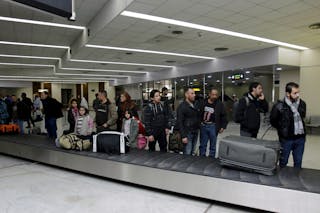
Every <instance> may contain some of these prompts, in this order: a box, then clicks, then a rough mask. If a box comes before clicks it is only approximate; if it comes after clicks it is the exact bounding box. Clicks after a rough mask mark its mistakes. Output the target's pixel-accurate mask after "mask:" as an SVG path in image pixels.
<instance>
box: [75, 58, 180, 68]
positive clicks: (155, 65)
mask: <svg viewBox="0 0 320 213" xmlns="http://www.w3.org/2000/svg"><path fill="white" fill-rule="evenodd" d="M69 61H71V62H83V63H97V64H98V63H100V64H101V63H104V64H119V65H130V66H145V67H163V68H172V67H174V66H167V65H159V64H139V63H127V62H116V61H93V60H80V59H70V60H69Z"/></svg>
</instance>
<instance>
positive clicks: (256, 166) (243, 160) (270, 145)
mask: <svg viewBox="0 0 320 213" xmlns="http://www.w3.org/2000/svg"><path fill="white" fill-rule="evenodd" d="M279 156H280V142H279V141H269V140H263V139H256V138H250V137H242V136H233V135H231V136H227V137H225V138H223V139H221V141H220V144H219V161H220V164H221V165H222V166H228V167H232V168H237V169H242V170H246V171H250V172H256V173H260V174H264V175H273V174H275V172H276V169H277V163H278V160H279Z"/></svg>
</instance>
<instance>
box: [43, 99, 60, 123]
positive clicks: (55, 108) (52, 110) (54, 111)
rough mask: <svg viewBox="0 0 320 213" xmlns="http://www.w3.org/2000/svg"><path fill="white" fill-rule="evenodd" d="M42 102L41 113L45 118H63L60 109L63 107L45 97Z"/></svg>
mask: <svg viewBox="0 0 320 213" xmlns="http://www.w3.org/2000/svg"><path fill="white" fill-rule="evenodd" d="M41 101H42V105H43V113H44V115H45V118H46V119H48V118H61V117H63V114H62V107H63V105H62V104H61V103H60V102H59V101H57V100H56V99H54V98H51V97H47V98H46V99H44V100H41Z"/></svg>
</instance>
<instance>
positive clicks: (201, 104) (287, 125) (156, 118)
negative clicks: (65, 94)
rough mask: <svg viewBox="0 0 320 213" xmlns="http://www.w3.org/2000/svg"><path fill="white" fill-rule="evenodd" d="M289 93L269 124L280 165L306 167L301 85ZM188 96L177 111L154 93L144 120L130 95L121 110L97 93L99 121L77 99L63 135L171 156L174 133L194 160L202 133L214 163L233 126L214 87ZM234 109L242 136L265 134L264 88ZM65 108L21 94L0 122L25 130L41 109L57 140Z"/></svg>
mask: <svg viewBox="0 0 320 213" xmlns="http://www.w3.org/2000/svg"><path fill="white" fill-rule="evenodd" d="M285 92H286V96H285V97H284V99H282V100H279V101H278V102H277V103H276V104H275V105H274V106H273V108H272V110H271V115H270V122H271V125H272V126H273V127H275V128H276V129H277V131H278V135H279V140H280V142H281V146H282V151H281V159H280V166H281V167H284V166H286V165H287V163H288V158H289V155H290V153H291V151H292V152H293V159H294V166H295V167H298V168H301V164H302V156H303V151H304V144H305V136H306V129H305V124H304V118H305V116H306V104H305V102H303V101H302V100H301V99H300V98H299V92H300V90H299V85H298V84H296V83H294V82H290V83H288V84H287V85H286V91H285ZM184 95H185V99H184V101H183V102H182V103H181V104H180V105H179V106H178V108H177V111H176V112H174V111H173V110H172V103H173V102H172V100H170V99H168V97H167V89H166V88H163V89H162V91H161V92H160V91H159V90H152V91H151V92H150V101H149V102H148V103H147V104H146V106H145V107H143V110H142V115H141V118H139V115H138V107H137V105H136V104H135V102H134V101H133V100H131V97H130V95H129V94H128V93H127V92H123V93H122V94H121V95H120V99H119V103H118V104H117V105H116V104H115V103H113V102H112V101H110V100H109V99H108V97H107V92H106V91H100V92H99V93H97V94H96V99H95V100H94V101H93V109H94V111H95V118H94V119H93V118H92V117H91V116H90V115H89V110H88V104H81V103H80V100H77V99H72V100H71V101H70V106H69V109H68V113H67V115H68V122H69V125H70V127H69V129H68V130H66V131H64V134H69V133H74V134H76V135H77V136H79V137H80V138H81V139H89V140H92V135H93V134H94V133H99V132H102V131H110V130H112V131H119V132H123V133H124V134H125V136H126V138H127V140H128V142H129V143H128V144H129V146H130V147H131V148H135V147H137V140H138V139H139V137H142V138H145V139H146V140H147V142H148V149H149V151H155V150H156V143H158V144H159V147H160V151H161V152H167V147H168V137H167V136H168V135H169V134H172V133H173V131H174V130H175V132H178V133H179V138H180V140H181V143H182V144H183V150H181V151H182V152H183V154H186V155H195V154H196V148H197V147H196V144H197V140H198V134H199V133H200V146H199V154H200V155H201V156H206V152H207V145H208V142H210V147H209V156H210V157H212V158H215V156H216V141H217V135H218V134H220V133H223V132H224V131H225V129H226V128H227V124H228V121H227V115H226V111H225V107H224V103H223V102H222V101H221V100H220V99H219V91H218V90H217V89H214V88H213V89H211V90H210V92H209V94H208V97H207V98H205V99H201V100H196V95H195V92H194V90H193V89H192V88H185V90H184ZM78 99H79V98H78ZM81 102H82V101H81ZM235 104H236V107H235V108H234V110H235V112H234V120H235V122H237V123H240V135H241V136H246V137H254V138H256V137H257V135H258V132H259V129H260V113H266V112H267V111H268V103H267V101H266V100H265V97H264V95H263V88H262V85H261V83H258V82H254V83H251V84H250V86H249V91H248V92H247V93H246V94H244V95H243V97H242V98H240V100H237V101H236V103H235ZM61 109H62V104H61V103H59V102H58V101H57V100H56V99H54V98H52V97H50V96H49V94H48V92H42V93H41V96H40V97H39V96H35V99H34V102H33V103H32V101H31V99H30V98H28V97H27V96H26V94H25V93H22V94H21V98H19V99H17V97H16V96H14V95H13V96H11V97H9V96H8V97H6V98H5V99H3V98H1V99H0V111H1V117H0V118H1V119H0V121H1V123H9V122H13V123H17V124H19V126H20V128H21V129H23V123H24V122H27V123H28V128H29V127H30V126H31V125H34V119H33V118H32V116H31V113H32V112H35V111H39V110H41V113H43V115H44V120H45V128H46V130H47V133H48V137H49V138H51V139H56V138H57V119H58V118H60V117H63V113H62V110H61ZM39 115H40V113H39ZM33 117H34V116H33ZM37 119H42V118H41V117H39V118H37ZM94 126H95V128H94Z"/></svg>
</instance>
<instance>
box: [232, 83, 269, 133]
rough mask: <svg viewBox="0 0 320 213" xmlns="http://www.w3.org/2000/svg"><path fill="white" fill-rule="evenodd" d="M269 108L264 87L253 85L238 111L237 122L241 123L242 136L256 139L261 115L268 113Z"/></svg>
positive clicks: (257, 84) (240, 103)
mask: <svg viewBox="0 0 320 213" xmlns="http://www.w3.org/2000/svg"><path fill="white" fill-rule="evenodd" d="M268 108H269V107H268V102H267V101H266V100H265V98H264V94H263V91H262V85H261V84H260V83H259V82H253V83H251V84H250V86H249V92H248V93H247V94H245V95H244V96H243V97H242V98H241V99H240V100H239V104H238V107H237V111H236V122H237V123H240V135H241V136H246V137H253V138H256V137H257V135H258V132H259V129H260V113H266V112H268Z"/></svg>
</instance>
